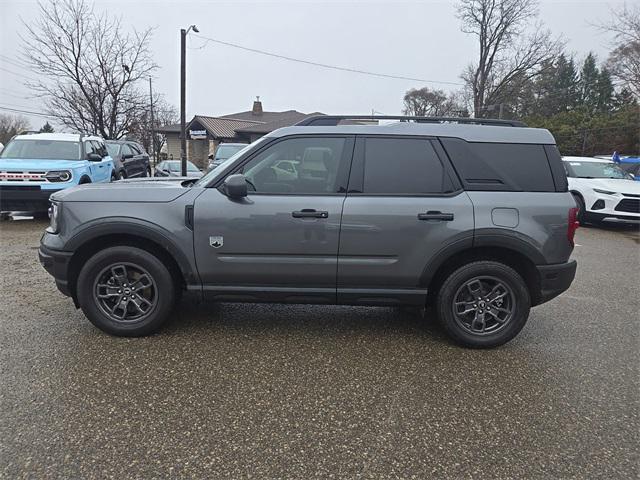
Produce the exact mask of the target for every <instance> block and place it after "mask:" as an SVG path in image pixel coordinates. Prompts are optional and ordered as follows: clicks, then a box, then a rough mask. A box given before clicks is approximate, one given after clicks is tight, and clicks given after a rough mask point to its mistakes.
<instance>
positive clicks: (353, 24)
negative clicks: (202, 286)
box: [0, 0, 640, 127]
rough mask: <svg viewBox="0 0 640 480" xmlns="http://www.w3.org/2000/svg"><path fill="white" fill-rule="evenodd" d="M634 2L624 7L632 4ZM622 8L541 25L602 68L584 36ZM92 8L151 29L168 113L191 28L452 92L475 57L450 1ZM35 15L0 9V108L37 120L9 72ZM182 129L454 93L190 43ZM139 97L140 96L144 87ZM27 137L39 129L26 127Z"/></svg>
mask: <svg viewBox="0 0 640 480" xmlns="http://www.w3.org/2000/svg"><path fill="white" fill-rule="evenodd" d="M638 1H640V0H631V1H629V0H627V3H628V4H629V3H635V2H638ZM622 3H623V2H621V1H609V2H605V1H595V0H542V1H541V2H540V18H541V20H542V21H543V22H544V23H545V24H546V25H547V27H548V28H550V29H551V30H552V31H553V32H554V33H555V34H562V35H563V36H564V37H565V39H566V40H567V42H568V43H567V49H568V51H570V52H573V53H575V55H576V56H577V57H578V58H579V59H580V58H582V57H584V56H585V55H586V53H587V52H589V51H593V52H595V53H596V54H597V55H598V57H599V60H601V61H602V60H604V59H605V58H606V55H607V52H608V50H609V48H608V42H609V41H610V37H608V35H607V34H606V33H602V32H600V31H599V30H598V29H597V28H595V27H594V26H593V24H596V23H598V22H600V21H604V20H607V19H608V18H610V7H612V6H614V7H616V6H619V5H621V4H622ZM95 4H96V9H98V10H108V11H109V12H111V13H113V14H114V15H119V16H122V18H123V24H124V25H125V27H126V28H134V27H135V28H139V29H143V28H146V27H148V26H152V27H155V32H154V35H153V40H152V49H153V52H154V57H155V61H156V62H157V64H158V65H159V66H160V68H159V70H158V71H157V73H156V76H155V77H156V78H155V79H154V89H156V90H157V91H159V92H162V93H164V94H165V95H166V98H167V100H168V101H169V102H171V103H173V104H174V105H175V106H176V107H177V106H178V105H179V98H180V97H179V48H180V47H179V37H180V34H179V30H180V28H183V27H188V26H189V25H191V24H193V23H195V24H196V25H197V26H198V28H199V29H200V35H201V36H206V37H211V38H215V39H219V40H223V41H227V42H232V43H236V44H239V45H243V46H246V47H250V48H257V49H261V50H267V51H270V52H274V53H277V54H281V55H286V56H289V57H296V58H301V59H306V60H311V61H315V62H320V63H325V64H332V65H338V66H344V67H349V68H354V69H359V70H367V71H373V72H379V73H384V74H391V75H399V76H406V77H412V78H420V79H426V80H432V81H440V82H453V83H458V82H460V78H459V75H460V72H461V71H462V70H463V68H464V67H465V66H466V65H467V64H468V63H469V62H471V61H472V60H473V59H474V58H475V56H476V55H477V49H476V44H475V41H474V38H473V37H471V36H469V35H465V34H463V33H462V32H460V22H459V20H458V19H457V18H456V16H455V1H454V0H450V1H444V0H442V1H435V0H422V1H391V0H387V1H338V0H335V1H331V0H324V1H305V0H298V1H268V0H264V1H226V2H223V1H190V0H184V1H175V0H174V1H159V0H156V1H134V0H131V1H123V0H97V1H96V2H95ZM36 15H37V3H36V2H35V1H30V0H23V1H17V0H13V1H7V0H0V106H5V107H7V106H8V107H11V108H21V109H24V110H31V111H38V112H42V111H43V109H44V107H43V106H42V105H41V102H40V101H38V100H36V99H33V98H30V97H29V91H28V89H27V88H26V87H25V86H24V82H25V81H26V79H25V78H24V76H25V75H26V76H35V75H36V73H35V72H29V71H26V70H24V69H22V68H20V67H19V66H17V65H16V63H19V62H20V39H19V37H18V33H19V32H20V31H21V19H23V20H24V21H26V22H29V21H32V20H33V19H34V18H35V16H36ZM187 45H188V47H189V49H188V50H187V67H188V69H187V119H190V118H191V116H192V115H194V114H203V115H224V114H229V113H233V112H238V111H242V110H247V109H249V108H250V107H251V104H252V101H253V99H254V97H255V96H256V95H260V97H261V100H262V101H263V105H264V109H265V110H270V111H280V110H289V109H295V110H299V111H302V112H312V111H321V112H325V113H352V114H356V113H359V114H365V113H370V112H371V110H372V109H375V110H376V111H377V112H381V113H386V114H398V113H400V110H401V108H402V97H403V94H404V92H405V91H406V90H408V89H409V88H412V87H422V86H425V85H428V86H430V87H437V88H442V89H445V90H451V89H457V88H459V87H457V86H455V85H449V84H439V83H420V82H417V81H407V80H393V79H384V78H377V77H371V76H365V75H361V74H356V73H347V72H341V71H335V70H327V69H323V68H319V67H314V66H310V65H302V64H298V63H293V62H289V61H285V60H279V59H276V58H270V57H266V56H262V55H258V54H255V53H251V52H247V51H243V50H238V49H236V48H231V47H228V46H223V45H219V44H214V43H211V42H209V43H205V40H203V39H202V38H197V37H195V36H191V35H190V36H189V39H188V42H187ZM145 88H146V86H145ZM27 117H28V118H29V120H30V121H31V122H32V126H33V127H39V126H40V125H41V124H42V123H44V120H45V119H44V118H41V117H35V116H29V115H27Z"/></svg>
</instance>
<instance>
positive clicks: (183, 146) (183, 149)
mask: <svg viewBox="0 0 640 480" xmlns="http://www.w3.org/2000/svg"><path fill="white" fill-rule="evenodd" d="M191 30H193V31H194V32H196V33H200V30H198V27H196V26H195V25H191V26H190V27H189V28H187V29H186V30H185V29H184V28H182V29H181V30H180V163H181V170H182V172H181V174H182V176H183V177H186V176H187V130H186V129H187V127H186V125H185V110H186V104H187V98H186V92H185V85H186V83H187V72H186V56H187V49H186V44H187V34H188V33H189V32H190V31H191Z"/></svg>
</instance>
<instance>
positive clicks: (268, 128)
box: [238, 110, 322, 134]
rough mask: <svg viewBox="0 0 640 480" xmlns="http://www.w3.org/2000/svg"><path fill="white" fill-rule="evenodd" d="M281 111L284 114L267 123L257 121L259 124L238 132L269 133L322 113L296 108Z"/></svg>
mask: <svg viewBox="0 0 640 480" xmlns="http://www.w3.org/2000/svg"><path fill="white" fill-rule="evenodd" d="M270 113H276V112H270ZM280 113H282V114H283V115H282V116H281V117H280V118H276V119H275V120H271V121H269V122H266V123H257V124H253V125H249V126H248V127H244V128H241V129H239V130H238V132H243V133H263V134H264V133H269V132H272V131H274V130H277V129H278V128H282V127H290V126H291V125H295V124H296V123H298V122H299V121H301V120H303V119H305V118H307V117H314V116H317V115H322V114H321V113H318V112H314V113H302V112H296V111H295V110H289V111H288V112H280ZM284 114H287V115H284Z"/></svg>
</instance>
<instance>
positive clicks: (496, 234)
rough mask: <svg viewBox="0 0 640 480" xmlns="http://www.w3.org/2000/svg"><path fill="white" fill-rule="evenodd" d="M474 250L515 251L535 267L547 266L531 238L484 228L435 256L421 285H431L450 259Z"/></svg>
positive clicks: (455, 242) (425, 268) (423, 274)
mask: <svg viewBox="0 0 640 480" xmlns="http://www.w3.org/2000/svg"><path fill="white" fill-rule="evenodd" d="M474 248H501V249H504V250H513V251H515V252H517V253H519V254H521V255H523V256H524V257H526V258H527V259H528V260H530V261H531V262H532V263H533V264H534V265H546V264H547V261H546V259H545V258H544V256H543V255H542V252H541V251H540V249H539V248H538V247H537V246H536V244H535V241H534V240H533V239H531V238H530V237H527V236H525V235H522V234H520V233H518V232H515V231H513V232H512V231H506V230H504V229H499V228H483V229H478V230H476V231H475V233H474V236H473V237H471V236H469V237H466V238H462V239H459V240H456V241H454V242H452V243H449V244H448V245H446V246H445V247H443V248H441V249H440V250H439V251H438V252H437V253H436V254H435V255H433V256H432V257H431V258H430V259H429V262H428V263H427V264H426V265H425V267H424V269H423V271H422V275H421V276H420V285H423V286H426V285H429V283H430V282H431V280H433V278H434V276H435V274H436V272H437V271H438V269H440V267H442V266H443V265H444V264H445V263H446V262H447V261H448V260H449V259H451V258H453V257H455V255H457V254H460V253H462V252H466V251H473V249H474Z"/></svg>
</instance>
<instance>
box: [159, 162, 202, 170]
mask: <svg viewBox="0 0 640 480" xmlns="http://www.w3.org/2000/svg"><path fill="white" fill-rule="evenodd" d="M167 167H168V168H169V171H170V172H181V171H182V166H181V164H180V161H179V160H175V161H173V162H167ZM199 171H200V170H198V167H196V166H195V165H194V164H193V163H191V162H187V172H199Z"/></svg>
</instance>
